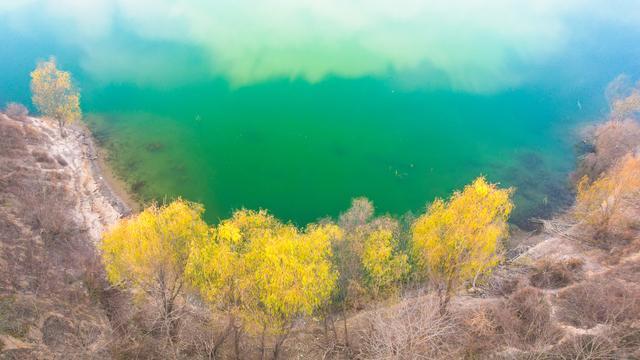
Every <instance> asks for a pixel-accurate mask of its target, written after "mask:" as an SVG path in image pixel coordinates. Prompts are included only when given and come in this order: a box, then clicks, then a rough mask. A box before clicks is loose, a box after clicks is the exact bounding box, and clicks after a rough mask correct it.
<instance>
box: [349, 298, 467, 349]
mask: <svg viewBox="0 0 640 360" xmlns="http://www.w3.org/2000/svg"><path fill="white" fill-rule="evenodd" d="M367 323H368V326H367V327H366V329H365V330H364V331H362V332H361V334H360V345H361V346H360V353H359V354H358V358H361V359H433V358H439V357H443V356H444V355H445V354H449V353H451V351H453V349H452V347H453V346H454V344H453V343H451V342H450V341H449V338H450V337H451V336H452V335H453V334H454V333H455V330H456V327H455V323H454V321H453V320H452V318H451V317H449V316H442V315H440V312H439V310H438V306H437V301H435V300H434V299H433V298H431V297H422V298H417V299H410V300H405V301H403V302H402V303H401V304H398V305H397V306H393V307H390V308H384V309H379V310H377V311H374V312H372V313H371V314H370V315H369V316H368V319H367Z"/></svg>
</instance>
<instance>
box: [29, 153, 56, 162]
mask: <svg viewBox="0 0 640 360" xmlns="http://www.w3.org/2000/svg"><path fill="white" fill-rule="evenodd" d="M31 155H33V158H34V159H35V160H36V162H39V163H46V164H51V163H53V162H54V160H53V158H52V157H51V156H49V154H47V153H46V152H44V151H40V150H33V151H32V152H31Z"/></svg>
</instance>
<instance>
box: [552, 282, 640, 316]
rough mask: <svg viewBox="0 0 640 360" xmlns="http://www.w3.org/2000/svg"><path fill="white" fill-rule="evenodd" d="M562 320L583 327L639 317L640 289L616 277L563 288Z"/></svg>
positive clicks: (560, 298)
mask: <svg viewBox="0 0 640 360" xmlns="http://www.w3.org/2000/svg"><path fill="white" fill-rule="evenodd" d="M556 303H557V305H558V307H559V309H558V311H557V317H558V319H559V321H561V322H564V323H568V324H570V325H572V326H576V327H581V328H592V327H594V326H596V325H597V324H609V325H615V324H618V323H621V322H623V321H628V320H638V319H640V291H639V290H638V288H637V287H633V286H632V285H630V284H625V283H623V282H621V281H619V280H617V279H611V278H598V279H594V280H590V281H585V282H582V283H580V284H577V285H575V286H572V287H570V288H567V289H564V290H562V291H561V292H560V293H559V294H558V297H557V300H556Z"/></svg>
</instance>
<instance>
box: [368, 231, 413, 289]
mask: <svg viewBox="0 0 640 360" xmlns="http://www.w3.org/2000/svg"><path fill="white" fill-rule="evenodd" d="M397 242H398V241H397V238H395V237H394V234H393V232H392V231H391V230H389V229H377V230H374V231H373V232H371V233H370V234H369V235H368V237H367V240H366V243H365V244H364V252H363V254H362V265H363V267H364V270H365V273H366V275H367V282H368V285H369V288H371V289H372V291H373V292H374V295H377V294H379V293H383V292H386V291H390V290H391V289H393V286H394V285H395V284H397V283H398V282H399V281H400V280H401V279H402V278H403V277H404V276H405V275H407V273H408V272H409V259H408V256H407V255H406V254H403V253H401V252H399V251H397V247H398V244H397Z"/></svg>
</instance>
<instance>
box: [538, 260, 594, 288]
mask: <svg viewBox="0 0 640 360" xmlns="http://www.w3.org/2000/svg"><path fill="white" fill-rule="evenodd" d="M583 265H584V261H582V260H581V259H577V258H571V259H565V260H556V259H542V260H540V261H538V262H537V263H536V264H535V266H534V269H533V274H531V276H529V281H530V283H531V285H533V286H535V287H537V288H541V289H559V288H563V287H565V286H567V285H569V284H571V283H573V282H575V281H576V280H578V279H580V278H581V276H582V273H581V272H582V266H583Z"/></svg>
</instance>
